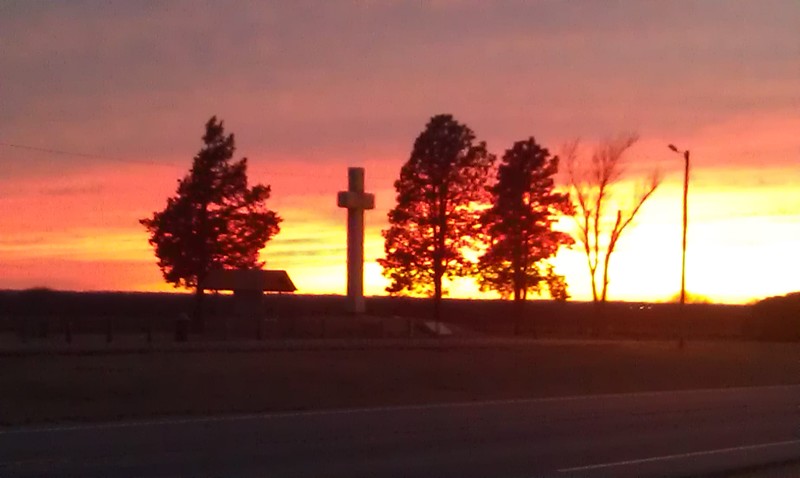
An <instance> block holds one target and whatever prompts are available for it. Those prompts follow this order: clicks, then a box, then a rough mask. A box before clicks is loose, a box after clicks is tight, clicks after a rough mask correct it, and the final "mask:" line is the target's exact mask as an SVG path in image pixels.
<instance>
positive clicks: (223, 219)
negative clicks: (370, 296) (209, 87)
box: [139, 117, 281, 330]
mask: <svg viewBox="0 0 800 478" xmlns="http://www.w3.org/2000/svg"><path fill="white" fill-rule="evenodd" d="M235 150H236V147H235V143H234V137H233V134H229V135H227V136H226V135H225V129H224V126H223V122H222V121H217V118H216V117H212V118H211V119H210V120H209V121H208V122H207V123H206V130H205V135H203V148H202V149H201V150H200V152H199V153H197V155H196V156H195V157H194V161H193V164H192V169H191V170H190V171H189V174H187V175H186V176H185V177H184V178H183V179H181V180H179V181H178V190H177V194H176V195H175V196H173V197H171V198H169V199H168V200H167V206H166V208H164V210H163V211H160V212H155V213H153V216H152V217H150V218H145V219H141V220H140V221H139V222H140V223H141V224H142V225H143V226H144V227H145V228H146V229H147V231H148V232H149V233H150V240H149V242H150V244H151V245H152V246H153V247H154V249H155V253H156V257H157V258H158V266H159V268H160V269H161V273H162V274H163V276H164V279H165V280H166V281H167V282H169V283H171V284H173V285H174V286H175V287H185V288H194V289H195V293H196V299H197V300H196V302H195V313H194V319H195V327H196V328H197V329H199V330H202V329H203V315H202V300H203V292H204V288H203V281H204V279H205V278H206V276H207V275H208V273H209V271H211V270H212V269H217V268H236V269H249V268H260V267H262V266H263V262H259V260H258V253H259V250H260V249H262V248H263V247H264V245H265V244H266V243H267V241H269V240H270V239H271V238H272V237H273V236H274V235H275V234H277V233H278V232H279V231H280V227H279V223H280V222H281V218H280V217H279V216H278V215H277V214H276V213H275V212H273V211H271V210H269V209H267V207H266V205H265V202H266V200H267V199H269V196H270V187H269V186H265V185H262V184H256V185H254V186H252V187H250V186H248V182H247V158H242V159H240V160H238V161H231V158H233V154H234V152H235Z"/></svg>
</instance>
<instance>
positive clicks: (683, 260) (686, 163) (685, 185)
mask: <svg viewBox="0 0 800 478" xmlns="http://www.w3.org/2000/svg"><path fill="white" fill-rule="evenodd" d="M669 149H671V150H672V151H674V152H676V153H678V154H682V155H683V161H684V169H683V253H682V255H681V310H682V311H683V312H684V316H685V315H686V314H685V309H684V306H685V305H686V226H687V224H688V214H687V212H688V211H687V201H688V199H689V150H688V149H687V150H686V151H681V150H679V149H678V148H676V147H675V145H674V144H670V145H669ZM681 324H683V321H681ZM678 347H680V348H683V327H682V326H681V327H680V335H679V337H678Z"/></svg>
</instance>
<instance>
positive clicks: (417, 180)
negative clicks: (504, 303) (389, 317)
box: [378, 115, 494, 320]
mask: <svg viewBox="0 0 800 478" xmlns="http://www.w3.org/2000/svg"><path fill="white" fill-rule="evenodd" d="M493 163H494V157H493V156H492V155H490V154H489V153H488V152H487V151H486V144H485V143H483V142H476V141H475V135H474V133H473V132H472V130H471V129H470V128H468V127H467V126H466V125H463V124H461V123H458V122H457V121H455V120H454V119H453V117H452V116H450V115H438V116H434V117H433V118H431V120H430V121H429V122H428V124H427V126H426V127H425V130H424V131H423V132H422V133H421V134H420V135H419V137H417V139H416V141H415V142H414V148H413V150H412V152H411V157H410V158H409V160H408V161H407V162H406V163H405V164H404V165H403V167H402V169H401V170H400V179H398V180H397V181H395V183H394V187H395V189H396V190H397V206H395V208H394V209H392V210H391V211H389V224H390V226H389V229H386V230H384V231H383V236H384V238H385V239H386V242H385V250H386V257H385V258H384V259H379V260H378V262H379V263H380V265H381V266H382V267H383V274H384V275H385V276H386V277H388V278H389V279H390V280H391V284H390V285H389V287H387V289H386V290H387V291H388V292H389V293H391V294H398V293H404V292H427V293H431V292H432V293H433V298H434V317H435V319H436V320H439V318H440V307H441V298H442V292H443V290H442V279H443V278H444V277H453V276H461V275H466V274H468V273H469V272H470V263H469V261H468V260H467V259H466V258H465V257H464V255H463V254H462V252H463V250H464V248H466V247H469V246H470V244H472V242H473V241H474V239H475V238H476V237H477V234H478V233H479V229H480V222H479V217H480V211H479V210H478V209H477V208H476V207H475V206H476V204H478V203H482V202H485V200H486V197H487V194H486V193H487V191H486V182H487V179H488V177H489V172H490V170H491V167H492V164H493Z"/></svg>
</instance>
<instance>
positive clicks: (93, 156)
mask: <svg viewBox="0 0 800 478" xmlns="http://www.w3.org/2000/svg"><path fill="white" fill-rule="evenodd" d="M0 146H4V147H7V148H14V149H22V150H27V151H36V152H39V153H47V154H56V155H60V156H73V157H79V158H89V159H103V160H108V161H116V162H119V163H130V164H141V165H145V166H159V167H168V168H178V167H180V166H178V165H175V164H165V163H159V162H156V161H147V160H144V159H125V158H116V157H112V156H104V155H99V154H92V153H82V152H77V151H66V150H63V149H54V148H41V147H38V146H30V145H27V144H15V143H5V142H0ZM250 164H251V165H253V163H252V162H251V163H250ZM266 174H267V175H269V176H282V177H295V178H318V179H329V178H330V177H331V175H330V174H309V173H289V172H271V171H266ZM370 177H371V178H373V179H378V180H379V181H390V180H391V181H394V179H395V178H390V177H387V176H383V175H370Z"/></svg>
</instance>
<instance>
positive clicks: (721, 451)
mask: <svg viewBox="0 0 800 478" xmlns="http://www.w3.org/2000/svg"><path fill="white" fill-rule="evenodd" d="M786 445H798V446H800V440H787V441H777V442H772V443H759V444H758V445H743V446H735V447H731V448H719V449H716V450H705V451H694V452H690V453H678V454H676V455H664V456H654V457H650V458H640V459H637V460H625V461H616V462H612V463H600V464H596V465H587V466H577V467H574V468H562V469H560V470H558V472H559V473H576V472H581V471H592V470H602V469H604V468H615V467H618V466H629V465H639V464H642V463H653V462H659V461H668V460H677V459H682V458H694V457H698V456H709V455H721V454H724V453H734V452H742V451H749V450H759V449H763V448H772V447H779V446H786Z"/></svg>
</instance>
